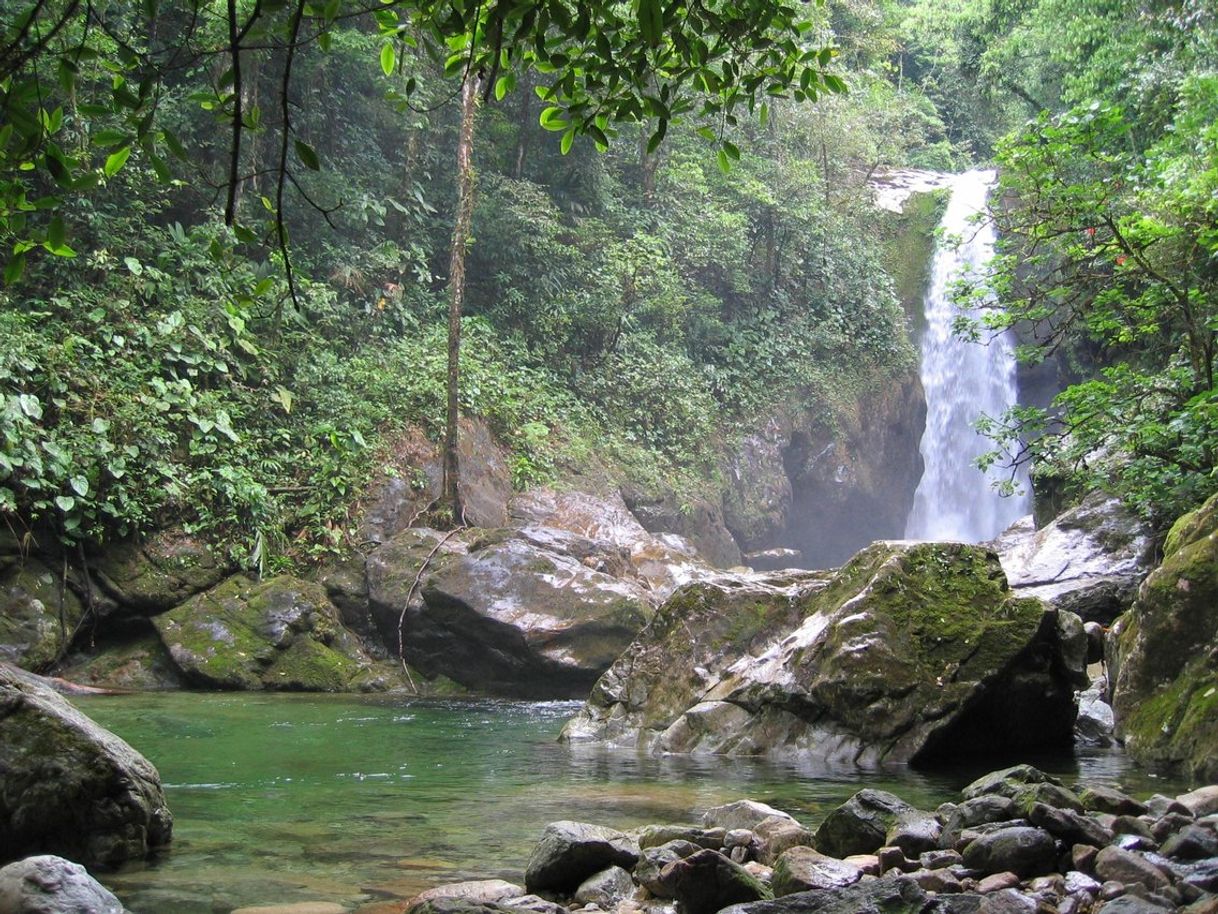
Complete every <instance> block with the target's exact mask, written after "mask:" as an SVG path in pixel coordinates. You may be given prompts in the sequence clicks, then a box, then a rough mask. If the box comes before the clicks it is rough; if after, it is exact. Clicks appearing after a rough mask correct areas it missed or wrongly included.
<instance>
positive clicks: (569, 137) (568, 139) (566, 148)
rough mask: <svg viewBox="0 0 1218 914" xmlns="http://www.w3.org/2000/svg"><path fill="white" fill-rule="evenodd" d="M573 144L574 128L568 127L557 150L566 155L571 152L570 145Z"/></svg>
mask: <svg viewBox="0 0 1218 914" xmlns="http://www.w3.org/2000/svg"><path fill="white" fill-rule="evenodd" d="M574 142H575V128H574V127H568V128H567V132H566V133H564V134H563V135H562V142H561V143H559V148H560V149H561V150H562V154H563V155H566V154H567V153H568V152H570V151H571V144H572V143H574Z"/></svg>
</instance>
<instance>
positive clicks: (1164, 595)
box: [1109, 496, 1218, 781]
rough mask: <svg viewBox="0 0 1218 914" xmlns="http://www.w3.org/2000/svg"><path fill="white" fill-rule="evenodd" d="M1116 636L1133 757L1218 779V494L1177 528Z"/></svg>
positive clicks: (1117, 679) (1121, 715) (1120, 723)
mask: <svg viewBox="0 0 1218 914" xmlns="http://www.w3.org/2000/svg"><path fill="white" fill-rule="evenodd" d="M1112 640H1113V644H1112V645H1111V647H1112V648H1114V649H1112V650H1110V652H1109V653H1110V656H1112V657H1113V660H1114V663H1113V666H1114V667H1115V670H1114V675H1113V711H1114V712H1115V714H1116V722H1117V732H1118V734H1119V735H1120V736H1122V737H1123V738H1124V739H1125V745H1126V747H1127V748H1128V750H1129V752H1130V754H1131V755H1133V757H1134V758H1135V759H1137V760H1138V761H1140V762H1142V763H1143V764H1148V765H1156V766H1172V767H1177V768H1180V769H1183V770H1184V771H1186V772H1187V773H1188V774H1189V775H1190V776H1191V777H1194V778H1197V779H1199V780H1206V781H1214V780H1218V662H1216V660H1215V658H1218V496H1215V497H1213V498H1211V499H1210V500H1209V501H1208V502H1206V503H1205V505H1203V506H1202V507H1201V508H1199V509H1198V510H1197V511H1195V512H1193V513H1192V514H1188V515H1185V516H1184V517H1182V518H1180V520H1179V521H1177V522H1176V524H1175V525H1174V526H1173V527H1172V530H1171V532H1170V533H1169V534H1168V537H1167V543H1166V546H1165V551H1164V556H1163V562H1162V564H1161V565H1160V566H1159V567H1158V568H1156V569H1155V570H1154V571H1153V572H1151V574H1150V576H1149V577H1148V578H1147V579H1146V581H1145V582H1144V583H1143V585H1142V588H1141V590H1140V591H1139V592H1138V598H1137V601H1136V602H1135V603H1134V605H1133V608H1132V609H1130V611H1129V612H1128V613H1127V614H1126V615H1125V616H1123V617H1122V618H1121V619H1120V620H1119V621H1118V623H1117V625H1116V626H1115V627H1114V631H1113V638H1112Z"/></svg>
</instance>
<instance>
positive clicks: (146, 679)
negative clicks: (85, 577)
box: [55, 619, 182, 692]
mask: <svg viewBox="0 0 1218 914" xmlns="http://www.w3.org/2000/svg"><path fill="white" fill-rule="evenodd" d="M55 675H57V676H61V677H63V678H64V679H66V680H68V681H69V682H75V683H80V684H81V685H88V686H95V687H98V688H104V689H134V690H136V691H141V692H156V691H160V690H163V689H178V688H181V687H182V676H181V674H180V673H179V672H178V668H177V665H176V664H175V663H174V662H173V658H172V657H170V656H169V651H168V650H167V649H166V648H165V644H164V642H163V641H161V639H160V636H159V635H158V634H157V631H156V629H155V628H154V627H153V626H152V624H151V623H150V622H148V621H147V620H145V619H138V620H131V622H129V623H127V624H125V625H122V626H117V627H115V626H109V627H108V628H107V632H106V634H105V635H104V636H103V637H101V638H98V639H97V641H96V643H95V645H93V649H92V650H91V651H90V652H89V653H88V654H85V653H78V654H72V655H69V656H68V658H67V662H66V665H64V666H61V667H59V668H58V669H57V670H56V671H55Z"/></svg>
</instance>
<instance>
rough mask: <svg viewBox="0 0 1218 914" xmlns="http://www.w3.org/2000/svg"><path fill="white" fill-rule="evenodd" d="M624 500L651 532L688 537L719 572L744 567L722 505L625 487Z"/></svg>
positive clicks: (666, 493)
mask: <svg viewBox="0 0 1218 914" xmlns="http://www.w3.org/2000/svg"><path fill="white" fill-rule="evenodd" d="M622 499H623V501H625V503H626V507H628V508H629V509H630V513H631V514H633V515H634V516H635V517H636V518H637V519H638V521H639V523H640V524H642V525H643V527H644V528H645V529H646V530H648V531H649V532H651V533H676V534H678V535H679V536H682V537H684V538H685V539H686V540H688V541H689V542H690V543H692V544H693V545H694V548H696V549H697V550H698V554H699V555H701V556H702V557H703V558H704V559H706V561H708V562H710V563H711V564H712V565H715V566H717V567H719V568H731V567H733V566H735V565H739V564H740V559H741V556H740V547H739V546H738V545H736V540H735V538H733V536H732V534H731V532H730V531H729V530H728V529H727V526H726V525H725V524H724V522H723V511H722V510H721V509H720V508H719V506H718V505H715V504H712V503H711V502H709V501H706V500H704V499H699V498H695V499H692V500H690V501H681V500H680V499H678V498H677V496H676V495H675V494H674V493H672V492H670V491H661V492H656V491H652V490H648V489H643V488H640V487H638V486H634V485H625V486H623V487H622Z"/></svg>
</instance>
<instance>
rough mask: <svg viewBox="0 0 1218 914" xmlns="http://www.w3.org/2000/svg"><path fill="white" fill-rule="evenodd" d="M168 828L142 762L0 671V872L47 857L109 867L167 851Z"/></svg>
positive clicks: (45, 694) (60, 703) (47, 696)
mask: <svg viewBox="0 0 1218 914" xmlns="http://www.w3.org/2000/svg"><path fill="white" fill-rule="evenodd" d="M172 829H173V817H172V816H171V815H170V813H169V810H168V808H167V807H166V805H165V795H164V793H163V791H162V790H161V779H160V776H159V775H158V774H157V771H156V769H155V768H153V767H152V765H151V764H149V763H148V761H147V759H145V758H144V757H143V756H142V755H140V754H139V753H138V752H136V751H135V750H134V749H132V748H131V747H130V746H129V745H127V743H125V742H123V741H122V740H121V739H119V738H118V737H117V736H115V735H114V734H113V733H110V732H109V731H108V730H104V729H102V728H101V727H99V726H97V724H95V723H93V721H91V720H89V718H87V717H85V716H84V715H83V714H81V713H80V712H79V711H77V710H76V709H75V708H73V707H72V706H71V705H70V704H68V702H67V701H65V700H64V699H63V698H62V697H61V696H60V695H58V694H57V693H55V692H53V691H52V690H51V689H50V688H48V687H47V686H46V685H44V684H43V683H42V682H41V681H40V680H38V678H37V677H34V676H31V675H29V674H28V673H23V672H22V671H20V670H18V669H16V668H15V667H12V666H10V665H8V664H5V663H0V863H2V862H4V861H6V860H13V859H16V858H18V857H22V856H25V855H27V854H32V853H55V854H62V855H64V856H67V857H69V858H71V859H73V860H79V861H81V862H83V863H86V864H90V865H94V864H99V865H102V866H115V865H117V864H119V863H122V862H123V861H125V860H130V859H138V858H141V857H144V856H146V855H147V854H148V853H150V852H151V851H153V850H155V849H156V848H158V847H161V846H163V845H165V844H167V843H168V842H169V839H170V834H171V832H172Z"/></svg>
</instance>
